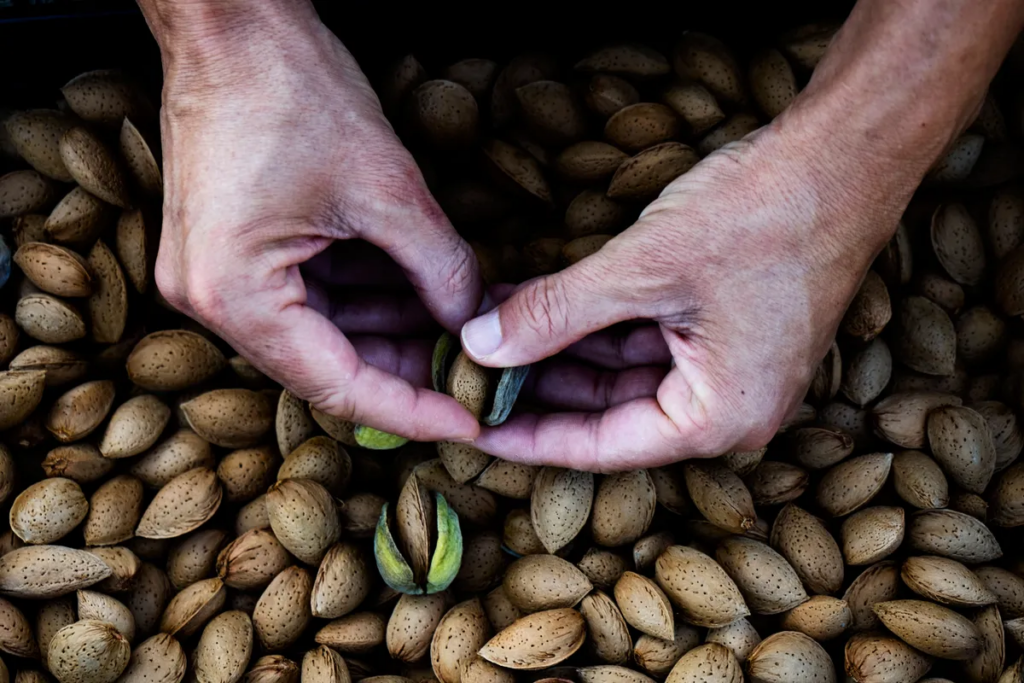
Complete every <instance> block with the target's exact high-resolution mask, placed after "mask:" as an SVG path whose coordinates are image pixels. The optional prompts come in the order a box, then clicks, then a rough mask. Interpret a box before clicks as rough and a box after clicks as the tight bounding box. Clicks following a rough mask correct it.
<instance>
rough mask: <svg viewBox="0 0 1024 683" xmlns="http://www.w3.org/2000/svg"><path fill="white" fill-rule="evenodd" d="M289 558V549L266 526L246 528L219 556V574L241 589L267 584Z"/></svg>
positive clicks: (287, 562)
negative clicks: (247, 529) (262, 527)
mask: <svg viewBox="0 0 1024 683" xmlns="http://www.w3.org/2000/svg"><path fill="white" fill-rule="evenodd" d="M218 533H220V532H218ZM290 562H291V558H290V556H289V555H288V551H286V550H285V549H284V546H282V545H281V544H280V543H279V542H278V540H277V538H275V537H274V535H273V534H272V533H270V532H269V531H267V530H265V529H252V530H250V531H247V532H245V533H244V534H242V535H241V536H239V537H238V538H236V539H235V540H233V541H232V542H231V543H229V544H228V545H227V546H226V547H224V549H223V550H221V551H220V553H219V554H218V555H217V558H216V564H217V574H218V575H219V576H220V578H221V579H223V580H224V583H225V585H227V586H228V587H230V588H237V589H239V590H253V589H257V588H260V589H261V588H265V587H266V586H267V584H269V583H270V582H271V580H273V578H274V577H275V576H277V575H278V574H279V573H281V572H282V571H284V570H285V569H286V568H287V567H288V565H289V564H290Z"/></svg>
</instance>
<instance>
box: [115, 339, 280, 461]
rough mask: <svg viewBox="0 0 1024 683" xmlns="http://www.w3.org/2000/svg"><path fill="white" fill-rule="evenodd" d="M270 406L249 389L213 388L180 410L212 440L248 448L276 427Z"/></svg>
mask: <svg viewBox="0 0 1024 683" xmlns="http://www.w3.org/2000/svg"><path fill="white" fill-rule="evenodd" d="M132 353H133V354H134V353H135V352H134V351H133V352H132ZM129 363H131V359H129ZM271 405H272V404H271V403H270V401H269V400H268V399H267V397H266V396H265V395H264V394H261V393H259V392H256V391H252V390H250V389H214V390H213V391H208V392H206V393H205V394H200V395H199V396H197V397H195V398H194V399H192V400H191V401H188V402H186V403H183V404H182V406H181V409H182V411H183V412H184V413H185V418H186V419H187V420H188V423H189V426H190V427H191V428H192V429H193V430H194V431H195V433H196V434H198V435H199V436H201V437H203V438H204V439H206V440H207V441H209V442H210V443H212V444H214V445H216V446H223V447H224V448H248V447H250V446H253V445H255V444H256V443H257V442H259V440H260V439H261V438H262V437H263V436H264V435H265V434H266V433H267V432H268V431H270V428H271V427H272V426H273V420H274V415H273V409H272V407H271Z"/></svg>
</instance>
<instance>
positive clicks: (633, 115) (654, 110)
mask: <svg viewBox="0 0 1024 683" xmlns="http://www.w3.org/2000/svg"><path fill="white" fill-rule="evenodd" d="M679 128H680V123H679V118H678V117H677V116H676V114H675V112H674V111H672V110H671V109H669V108H668V107H666V106H665V105H664V104H657V103H654V102H640V103H638V104H632V105H629V106H627V107H623V108H622V109H620V110H619V111H617V112H616V113H615V114H613V115H612V116H611V118H609V119H608V122H607V123H606V124H605V127H604V136H605V138H607V139H608V142H610V143H611V144H613V145H615V146H616V147H618V148H619V149H624V150H626V151H627V152H639V151H640V150H643V149H647V148H648V147H652V146H654V145H657V144H659V143H662V142H666V141H668V140H671V139H672V138H674V137H676V136H678V135H679Z"/></svg>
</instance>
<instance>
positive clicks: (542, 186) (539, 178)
mask: <svg viewBox="0 0 1024 683" xmlns="http://www.w3.org/2000/svg"><path fill="white" fill-rule="evenodd" d="M483 151H484V154H485V155H486V157H487V159H488V161H489V162H490V164H491V166H492V168H493V169H495V170H494V173H495V174H496V176H497V178H498V180H500V181H503V182H504V183H505V184H508V185H511V187H512V188H514V189H516V190H518V192H519V193H523V194H526V195H527V196H530V197H533V198H535V199H539V200H540V201H542V202H544V203H545V204H549V205H550V204H553V203H554V202H553V199H552V196H551V186H550V185H548V181H547V178H545V177H544V171H543V170H542V169H541V166H540V164H539V163H537V160H536V159H534V158H533V157H532V156H530V155H529V154H527V153H526V152H524V151H523V150H521V149H519V148H518V147H515V146H514V145H510V144H509V143H507V142H502V141H501V140H491V141H490V142H488V143H486V144H485V145H484V148H483ZM442 683H444V682H443V681H442Z"/></svg>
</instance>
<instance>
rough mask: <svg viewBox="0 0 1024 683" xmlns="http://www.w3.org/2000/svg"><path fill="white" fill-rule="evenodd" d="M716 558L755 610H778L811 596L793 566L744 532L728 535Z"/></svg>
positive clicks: (783, 609)
mask: <svg viewBox="0 0 1024 683" xmlns="http://www.w3.org/2000/svg"><path fill="white" fill-rule="evenodd" d="M715 559H716V560H718V563H719V564H720V565H721V566H722V568H723V569H724V570H725V571H726V573H727V574H729V576H730V577H731V578H732V579H733V581H735V582H736V585H737V586H738V587H739V589H740V592H741V593H742V594H743V597H744V598H745V599H746V603H747V605H749V606H750V609H751V611H753V612H754V613H755V614H778V613H780V612H785V611H786V610H790V609H792V608H794V607H796V606H797V605H799V604H800V603H802V602H805V601H806V600H807V593H806V592H805V591H804V587H803V585H802V584H801V583H800V577H799V576H798V575H797V573H796V570H794V569H793V566H792V565H791V564H789V562H787V561H786V558H784V557H783V556H782V555H780V554H779V553H777V552H775V551H774V550H772V549H771V548H770V547H768V546H767V545H766V544H764V543H760V542H758V541H755V540H753V539H749V538H744V537H741V536H735V537H731V538H727V539H725V540H724V541H722V543H720V544H719V546H718V550H717V552H716V553H715Z"/></svg>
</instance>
